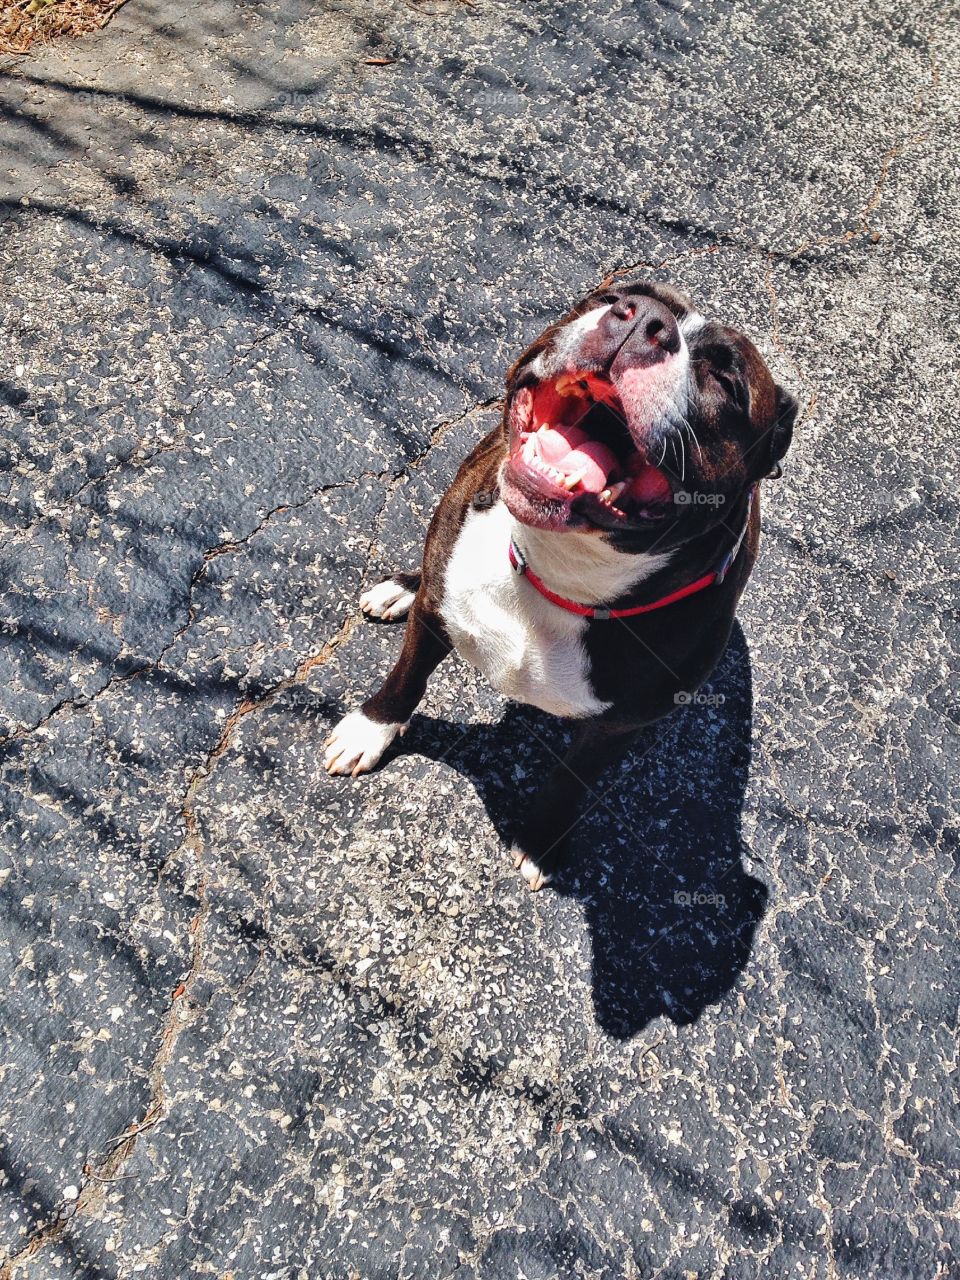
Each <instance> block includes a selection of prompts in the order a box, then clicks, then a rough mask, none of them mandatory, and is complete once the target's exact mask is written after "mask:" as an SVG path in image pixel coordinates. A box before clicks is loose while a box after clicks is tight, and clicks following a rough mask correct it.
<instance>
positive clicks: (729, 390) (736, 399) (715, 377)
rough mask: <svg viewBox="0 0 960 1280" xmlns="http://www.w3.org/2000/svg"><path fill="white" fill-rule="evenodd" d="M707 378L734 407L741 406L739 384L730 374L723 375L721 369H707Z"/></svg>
mask: <svg viewBox="0 0 960 1280" xmlns="http://www.w3.org/2000/svg"><path fill="white" fill-rule="evenodd" d="M707 376H708V377H709V378H710V379H711V380H712V381H713V382H714V383H715V384H716V385H717V386H718V387H719V388H720V390H721V392H722V393H723V394H724V395H725V396H726V397H727V398H728V399H729V400H732V401H733V403H734V404H735V405H741V403H742V398H743V397H742V395H741V392H740V384H739V382H738V381H737V379H736V378H735V377H734V376H733V374H732V373H724V372H723V370H722V369H708V371H707Z"/></svg>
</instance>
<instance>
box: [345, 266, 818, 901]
mask: <svg viewBox="0 0 960 1280" xmlns="http://www.w3.org/2000/svg"><path fill="white" fill-rule="evenodd" d="M506 390H507V394H506V400H505V405H504V414H503V421H502V424H501V425H500V426H499V427H498V428H497V430H496V431H494V432H492V433H491V434H490V435H488V436H487V437H486V438H485V439H484V440H483V441H481V443H480V444H479V445H478V446H477V447H476V448H475V449H474V450H473V452H472V453H471V454H470V456H469V457H468V458H467V460H466V461H465V462H464V463H463V465H462V466H461V468H460V470H459V472H458V474H457V477H456V479H455V480H454V482H453V484H452V485H451V487H450V488H449V489H448V490H447V492H446V493H445V494H444V496H443V498H442V500H441V502H440V505H439V507H438V508H437V511H436V513H435V514H434V517H433V520H432V521H431V524H430V529H429V531H428V533H427V539H426V545H425V547H424V554H423V565H422V568H421V570H420V572H419V573H410V574H397V575H396V576H394V577H393V578H390V579H388V580H387V581H386V582H382V583H380V584H379V586H376V587H373V588H372V589H371V590H369V591H367V592H366V593H365V594H364V595H363V596H361V598H360V604H361V607H362V608H363V609H364V611H365V612H366V613H368V614H370V615H372V616H373V617H376V618H386V619H399V618H403V617H406V616H408V615H409V616H408V621H407V630H406V636H405V638H404V643H403V650H402V652H401V654H400V659H399V661H398V662H397V664H396V666H395V667H394V669H393V671H392V672H391V673H390V675H389V676H388V677H387V680H386V683H385V684H384V685H383V687H382V688H381V689H380V691H379V692H378V693H375V694H374V695H373V697H371V698H368V699H367V701H366V702H365V703H364V704H363V706H362V707H361V708H360V710H358V711H353V712H351V713H350V714H349V715H347V716H346V717H345V718H344V719H343V720H341V721H340V723H339V724H338V725H337V727H336V728H335V729H334V731H333V733H332V734H331V735H330V737H329V739H328V740H327V743H326V754H325V758H324V763H325V766H326V768H327V770H328V771H329V772H330V773H336V774H351V775H354V776H355V775H356V774H358V773H362V772H363V771H365V770H367V769H372V768H373V766H374V765H375V764H376V763H377V761H378V760H379V759H380V757H381V755H382V754H383V751H384V750H385V748H386V747H387V746H388V745H389V744H390V742H392V741H393V738H394V737H395V736H396V734H397V733H398V731H400V730H401V729H402V728H403V727H404V725H405V723H406V722H407V720H408V719H409V718H410V716H411V714H412V713H413V710H414V708H415V707H416V706H417V703H418V702H419V701H420V699H421V698H422V696H423V693H424V690H425V688H426V683H427V679H428V677H429V675H430V673H431V672H432V671H433V670H434V668H435V667H436V666H437V664H438V663H439V662H440V661H441V659H443V658H444V657H445V656H446V655H447V654H448V653H449V652H450V650H451V649H456V650H457V652H458V653H459V654H461V656H462V657H464V658H465V659H466V660H467V661H468V662H470V663H472V664H473V665H474V666H476V667H478V668H479V669H480V670H481V671H482V672H483V673H484V674H485V675H486V677H487V678H488V679H489V680H490V682H491V683H492V684H493V685H494V686H495V687H496V688H497V689H499V690H500V691H501V692H502V693H504V694H506V695H507V697H510V698H514V699H517V700H519V701H521V702H529V703H532V704H533V705H534V706H537V707H541V708H543V709H544V710H545V711H549V712H552V713H553V714H554V715H557V716H563V717H568V718H570V719H572V720H573V721H574V722H575V724H576V731H575V733H574V738H573V744H572V746H571V748H570V750H569V752H568V754H567V755H566V757H565V759H564V760H563V762H562V764H561V765H559V766H558V767H557V768H556V770H555V771H554V772H553V773H552V774H551V775H550V776H549V777H548V779H547V780H546V782H545V783H544V785H543V787H542V789H541V790H540V792H539V793H538V794H537V796H536V798H535V799H534V801H533V802H532V804H531V805H530V806H529V807H528V810H527V815H526V817H525V819H524V820H523V823H522V826H521V829H520V830H519V831H518V832H517V836H516V842H515V846H514V861H515V865H516V866H517V867H519V869H520V871H521V872H522V874H523V877H524V879H525V880H526V881H527V883H528V884H529V886H530V887H531V888H532V889H538V888H540V886H541V885H543V884H545V883H546V882H547V881H548V880H549V879H550V878H551V876H552V874H553V873H554V872H555V871H556V870H557V869H558V867H559V866H560V865H561V863H562V861H563V850H564V837H565V836H566V834H567V833H568V832H569V831H570V829H571V828H572V827H573V825H574V823H575V820H576V811H577V808H578V805H579V802H580V800H581V798H582V796H583V792H584V790H585V789H586V788H588V787H589V786H590V784H591V782H592V781H593V779H594V778H595V777H596V776H597V774H598V773H599V772H600V771H601V770H602V769H603V768H604V767H605V766H607V765H608V764H610V763H611V762H612V761H613V760H615V759H616V758H618V757H619V756H620V754H621V753H622V752H623V751H624V749H625V748H626V746H627V745H628V744H629V741H630V739H631V737H632V736H633V735H634V734H635V733H636V732H637V730H638V729H639V728H641V727H642V726H644V725H647V724H649V723H650V722H651V721H653V720H657V719H659V718H660V717H661V716H665V715H666V714H667V713H668V712H669V711H671V710H673V708H674V707H675V706H676V705H677V704H678V703H682V702H685V701H689V697H690V695H691V694H692V693H693V691H695V690H696V689H697V688H698V687H699V686H700V685H701V684H702V683H703V682H704V680H706V679H707V678H708V676H709V675H710V673H711V672H712V671H713V669H714V667H715V666H716V664H717V662H718V660H719V658H720V656H721V654H722V653H723V650H724V647H725V646H726V643H727V639H728V637H729V634H730V628H731V626H732V623H733V616H734V611H735V609H736V607H737V602H738V600H739V598H740V595H741V592H742V591H743V588H744V586H745V584H746V581H747V578H748V577H749V575H750V571H751V569H752V568H753V564H754V560H755V558H756V554H757V545H758V539H759V532H760V502H759V496H758V483H759V481H760V480H761V479H763V478H764V477H767V476H770V475H777V474H779V464H780V460H781V458H783V456H784V454H785V453H786V451H787V448H788V446H789V444H790V439H791V435H792V432H793V424H794V420H795V418H796V413H797V403H796V401H795V399H794V398H793V397H792V396H791V395H790V394H789V393H787V392H785V391H784V390H783V389H782V388H781V387H778V386H777V385H776V384H775V382H774V380H773V378H772V377H771V375H770V372H769V370H768V369H767V367H766V365H765V364H764V362H763V360H762V358H761V357H760V354H759V352H758V351H757V349H756V347H754V345H753V343H751V342H750V340H749V339H748V338H746V337H744V336H743V334H741V333H738V332H736V331H735V330H733V329H730V328H727V327H726V326H724V325H721V324H717V323H716V322H714V321H712V320H707V319H705V318H704V317H703V316H702V315H700V314H699V313H698V312H697V311H696V309H695V308H694V306H693V304H692V303H691V301H690V300H689V299H688V298H686V297H685V296H684V295H683V294H681V293H678V292H677V291H676V290H674V289H671V288H669V287H667V286H665V285H661V284H655V283H649V282H645V283H641V284H629V285H628V284H609V283H608V284H607V285H606V286H604V287H601V289H599V290H598V291H597V292H595V293H592V294H590V295H588V296H587V297H586V298H584V299H583V301H581V302H579V303H578V304H577V305H576V306H575V307H574V308H573V310H572V311H571V312H570V313H569V314H568V315H567V316H565V317H564V318H563V319H562V320H561V321H560V322H559V323H558V324H556V325H553V326H551V327H550V328H549V329H547V330H546V332H545V333H543V334H542V335H541V337H539V338H538V339H537V341H536V342H534V344H533V345H532V346H531V347H530V349H529V350H528V351H527V352H525V354H524V355H523V356H521V357H520V359H519V360H518V361H517V362H516V364H515V365H513V367H512V368H511V369H510V371H509V373H508V375H507V389H506Z"/></svg>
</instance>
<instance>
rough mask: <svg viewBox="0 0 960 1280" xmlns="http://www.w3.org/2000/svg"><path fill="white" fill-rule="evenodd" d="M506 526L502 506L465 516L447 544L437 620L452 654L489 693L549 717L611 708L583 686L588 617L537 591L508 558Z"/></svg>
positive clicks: (509, 521)
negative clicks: (489, 686)
mask: <svg viewBox="0 0 960 1280" xmlns="http://www.w3.org/2000/svg"><path fill="white" fill-rule="evenodd" d="M512 529H513V521H512V517H511V516H510V513H509V512H508V511H507V509H506V507H505V506H504V505H503V503H497V504H496V505H495V506H493V507H491V508H490V509H489V510H486V511H470V512H469V513H468V515H467V518H466V520H465V521H464V525H463V528H462V530H461V532H460V535H459V537H458V538H457V541H456V542H455V544H454V547H453V551H452V554H451V556H450V560H449V563H448V565H447V573H446V580H445V590H444V597H443V604H442V607H441V616H442V617H443V621H444V623H445V625H446V627H447V630H448V632H449V634H450V639H451V640H452V641H453V643H454V645H455V647H456V650H457V652H458V653H459V654H460V655H461V657H463V658H465V659H466V661H467V662H469V663H471V664H472V665H473V666H475V667H477V668H478V670H480V671H482V672H483V674H484V675H485V676H486V678H487V679H488V680H489V681H490V683H491V684H492V685H493V686H494V688H495V689H498V690H499V691H500V692H501V693H503V694H505V695H506V696H507V697H508V698H515V699H516V700H517V701H518V702H528V703H531V704H532V705H533V706H535V707H540V708H541V709H542V710H543V711H549V712H551V713H552V714H553V715H556V716H572V717H576V718H580V717H584V716H595V715H599V714H600V712H601V711H605V710H606V709H607V707H609V706H610V703H608V702H601V701H600V699H598V698H597V697H596V696H595V694H594V692H593V689H592V687H591V684H590V662H589V657H588V655H587V651H586V648H585V646H584V643H583V641H584V633H585V631H586V628H587V620H586V619H585V618H580V617H578V616H577V615H576V614H574V613H568V612H567V611H566V610H564V609H560V608H558V607H557V606H556V605H554V604H551V603H550V602H549V601H548V600H544V598H543V597H542V596H540V595H538V594H537V592H536V591H535V590H534V589H533V587H531V586H530V584H529V583H526V582H524V581H523V579H522V578H520V577H519V575H518V574H517V573H516V572H515V570H514V569H513V568H512V567H511V565H510V561H509V558H508V548H509V545H510V536H511V532H512Z"/></svg>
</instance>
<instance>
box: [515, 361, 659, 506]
mask: <svg viewBox="0 0 960 1280" xmlns="http://www.w3.org/2000/svg"><path fill="white" fill-rule="evenodd" d="M510 436H511V439H510V459H509V471H510V473H511V478H512V479H513V480H514V482H519V484H520V485H521V486H522V488H523V489H524V490H526V491H527V492H528V493H529V492H530V491H531V490H532V491H533V493H532V495H531V496H533V495H535V496H536V497H538V498H541V499H546V500H548V501H549V500H552V501H553V502H564V503H569V504H570V505H571V506H574V507H575V509H576V511H577V512H578V514H582V515H584V516H586V517H587V518H588V519H592V518H593V517H594V516H595V515H599V516H601V517H604V519H603V523H604V524H606V523H607V522H608V520H607V517H613V518H614V520H616V519H618V518H619V519H626V518H627V516H628V515H629V516H630V517H631V518H634V519H636V518H641V519H656V518H658V517H660V516H662V515H663V514H664V512H665V510H666V509H667V507H668V505H669V504H671V502H672V490H671V487H670V482H669V481H668V479H667V477H666V476H665V475H664V473H663V472H662V471H661V470H659V469H658V468H657V467H656V466H654V465H653V464H652V463H651V462H650V460H649V459H648V458H647V457H646V455H645V454H644V453H643V451H642V450H641V449H639V448H638V447H637V444H636V441H635V440H634V438H633V436H632V435H631V433H630V430H629V428H628V426H627V422H626V417H625V414H624V412H623V409H622V406H621V404H620V400H619V397H618V396H617V393H616V390H615V388H614V387H613V384H612V383H610V382H608V381H606V380H605V379H603V378H601V377H600V376H598V375H597V374H595V373H582V374H578V373H563V374H561V375H560V376H559V377H558V378H556V379H554V380H553V381H550V382H541V383H538V384H537V385H536V386H535V387H523V388H521V389H520V390H519V391H518V392H517V393H516V395H515V396H514V398H513V402H512V404H511V408H510ZM578 499H580V501H577V500H578Z"/></svg>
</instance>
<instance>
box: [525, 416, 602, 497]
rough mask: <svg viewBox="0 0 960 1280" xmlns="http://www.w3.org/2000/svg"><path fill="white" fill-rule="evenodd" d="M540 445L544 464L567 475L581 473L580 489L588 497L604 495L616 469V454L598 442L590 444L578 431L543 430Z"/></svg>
mask: <svg viewBox="0 0 960 1280" xmlns="http://www.w3.org/2000/svg"><path fill="white" fill-rule="evenodd" d="M537 443H538V445H539V446H540V456H541V457H542V458H543V460H544V462H549V463H550V465H551V466H552V467H556V468H557V470H558V471H562V472H563V474H564V475H567V476H572V475H575V474H578V473H580V472H582V473H583V474H582V476H581V478H580V485H581V488H583V489H586V490H587V492H588V493H601V492H602V491H603V490H604V489H605V488H606V487H607V484H608V482H609V479H610V476H611V473H612V472H613V471H614V470H615V469H616V466H617V458H616V454H614V453H613V451H612V450H610V449H608V448H607V446H606V445H605V444H601V443H600V441H599V440H591V439H590V437H589V436H588V435H587V433H586V432H585V431H581V430H580V428H579V427H574V426H562V425H561V426H556V427H542V428H541V429H540V430H539V431H538V432H537Z"/></svg>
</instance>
